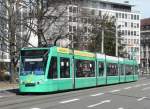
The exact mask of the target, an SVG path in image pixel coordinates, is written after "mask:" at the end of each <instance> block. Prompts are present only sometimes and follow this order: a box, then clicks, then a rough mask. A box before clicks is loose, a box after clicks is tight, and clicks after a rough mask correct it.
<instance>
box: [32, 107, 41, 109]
mask: <svg viewBox="0 0 150 109" xmlns="http://www.w3.org/2000/svg"><path fill="white" fill-rule="evenodd" d="M31 109H40V108H36V107H35V108H31Z"/></svg>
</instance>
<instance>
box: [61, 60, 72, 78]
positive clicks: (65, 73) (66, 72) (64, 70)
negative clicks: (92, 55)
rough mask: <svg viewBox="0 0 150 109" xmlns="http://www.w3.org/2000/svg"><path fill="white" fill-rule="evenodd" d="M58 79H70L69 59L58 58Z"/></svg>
mask: <svg viewBox="0 0 150 109" xmlns="http://www.w3.org/2000/svg"><path fill="white" fill-rule="evenodd" d="M60 78H70V59H68V58H60Z"/></svg>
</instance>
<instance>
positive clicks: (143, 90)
mask: <svg viewBox="0 0 150 109" xmlns="http://www.w3.org/2000/svg"><path fill="white" fill-rule="evenodd" d="M148 89H150V87H146V88H143V89H142V91H145V90H148Z"/></svg>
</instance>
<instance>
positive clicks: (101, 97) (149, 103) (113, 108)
mask: <svg viewBox="0 0 150 109" xmlns="http://www.w3.org/2000/svg"><path fill="white" fill-rule="evenodd" d="M0 109H150V79H146V78H142V79H140V80H139V81H137V82H132V83H126V84H118V85H111V86H103V87H96V88H90V89H84V90H76V91H70V92H63V93H55V94H40V95H39V94H38V95H37V94H28V95H18V94H17V93H16V92H13V91H12V92H9V91H4V92H0Z"/></svg>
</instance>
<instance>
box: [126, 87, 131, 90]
mask: <svg viewBox="0 0 150 109" xmlns="http://www.w3.org/2000/svg"><path fill="white" fill-rule="evenodd" d="M131 88H132V87H125V88H124V89H125V90H127V89H131Z"/></svg>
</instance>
